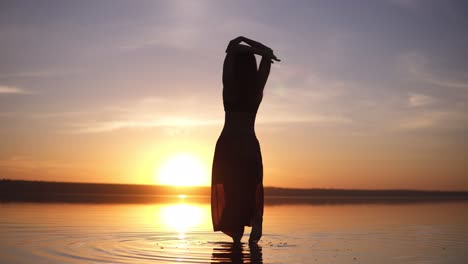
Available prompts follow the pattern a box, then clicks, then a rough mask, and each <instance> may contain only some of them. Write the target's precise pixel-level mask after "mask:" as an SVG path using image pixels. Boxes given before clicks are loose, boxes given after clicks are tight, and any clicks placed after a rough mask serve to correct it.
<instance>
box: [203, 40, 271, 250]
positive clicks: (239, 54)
mask: <svg viewBox="0 0 468 264" xmlns="http://www.w3.org/2000/svg"><path fill="white" fill-rule="evenodd" d="M241 42H244V43H246V44H248V45H244V44H241ZM226 53H227V54H226V58H225V59H224V66H223V103H224V111H225V122H224V128H223V131H222V132H221V135H220V137H219V139H218V141H217V143H216V149H215V155H214V160H213V171H212V182H211V214H212V220H213V228H214V231H222V232H223V233H225V234H227V235H229V236H230V237H232V239H233V241H234V242H235V243H239V242H240V240H241V238H242V235H243V234H244V226H252V232H251V233H250V238H249V242H250V243H257V242H258V241H259V240H260V238H261V236H262V221H263V165H262V154H261V152H260V145H259V143H258V140H257V137H256V136H255V130H254V125H255V117H256V115H257V110H258V107H259V106H260V102H261V101H262V97H263V89H264V87H265V84H266V82H267V79H268V75H269V74H270V68H271V63H273V60H276V61H279V60H278V59H277V58H276V56H275V55H274V54H273V50H271V49H270V48H268V47H267V46H265V45H263V44H261V43H258V42H256V41H253V40H250V39H247V38H245V37H238V38H236V39H233V40H231V42H229V45H228V47H227V49H226ZM254 54H257V55H260V56H262V60H261V62H260V66H259V68H258V70H257V63H256V59H255V56H254Z"/></svg>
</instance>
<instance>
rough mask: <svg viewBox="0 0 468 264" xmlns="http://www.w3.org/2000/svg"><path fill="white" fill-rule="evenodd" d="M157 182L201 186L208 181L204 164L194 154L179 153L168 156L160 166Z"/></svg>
mask: <svg viewBox="0 0 468 264" xmlns="http://www.w3.org/2000/svg"><path fill="white" fill-rule="evenodd" d="M156 177H157V182H158V184H161V185H171V186H201V185H208V184H209V182H210V178H209V174H208V171H207V169H206V166H205V165H204V164H203V162H202V161H201V160H200V159H199V158H197V157H196V156H194V155H192V154H189V153H180V154H176V155H174V156H171V157H169V158H168V159H167V160H166V161H165V162H164V163H163V164H162V166H161V167H160V169H159V171H158V173H157V175H156Z"/></svg>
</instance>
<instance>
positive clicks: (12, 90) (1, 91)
mask: <svg viewBox="0 0 468 264" xmlns="http://www.w3.org/2000/svg"><path fill="white" fill-rule="evenodd" d="M9 94H31V92H30V91H27V90H24V89H21V88H18V87H12V86H3V85H0V95H9Z"/></svg>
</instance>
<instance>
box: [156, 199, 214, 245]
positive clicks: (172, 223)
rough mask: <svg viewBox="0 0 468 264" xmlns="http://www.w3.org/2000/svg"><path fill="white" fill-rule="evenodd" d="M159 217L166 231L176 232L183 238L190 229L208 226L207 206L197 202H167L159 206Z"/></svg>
mask: <svg viewBox="0 0 468 264" xmlns="http://www.w3.org/2000/svg"><path fill="white" fill-rule="evenodd" d="M159 214H160V219H161V223H162V225H163V227H164V228H165V229H167V230H168V231H173V232H177V234H178V235H177V237H178V238H179V239H185V238H186V234H187V233H188V232H191V231H196V230H200V229H203V228H208V225H209V224H210V222H209V208H208V207H207V206H202V205H199V204H186V203H184V202H183V201H181V202H180V203H178V204H168V205H164V206H162V207H161V208H160V211H159Z"/></svg>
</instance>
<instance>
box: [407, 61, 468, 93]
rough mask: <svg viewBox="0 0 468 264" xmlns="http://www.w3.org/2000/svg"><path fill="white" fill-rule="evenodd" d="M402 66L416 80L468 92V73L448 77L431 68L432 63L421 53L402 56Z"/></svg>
mask: <svg viewBox="0 0 468 264" xmlns="http://www.w3.org/2000/svg"><path fill="white" fill-rule="evenodd" d="M399 60H400V65H403V68H404V71H406V72H407V73H408V74H409V75H410V76H411V77H412V78H413V79H414V80H416V81H420V82H423V83H427V84H432V85H436V86H440V87H446V88H453V89H463V90H468V78H467V77H468V72H464V73H461V74H460V73H459V74H456V73H451V75H456V77H451V78H449V77H446V76H443V74H442V73H440V72H435V71H434V70H433V69H431V68H430V65H429V63H430V61H429V59H428V58H427V57H425V56H423V55H421V54H419V53H414V52H413V53H406V54H403V55H401V56H400V58H399Z"/></svg>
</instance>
